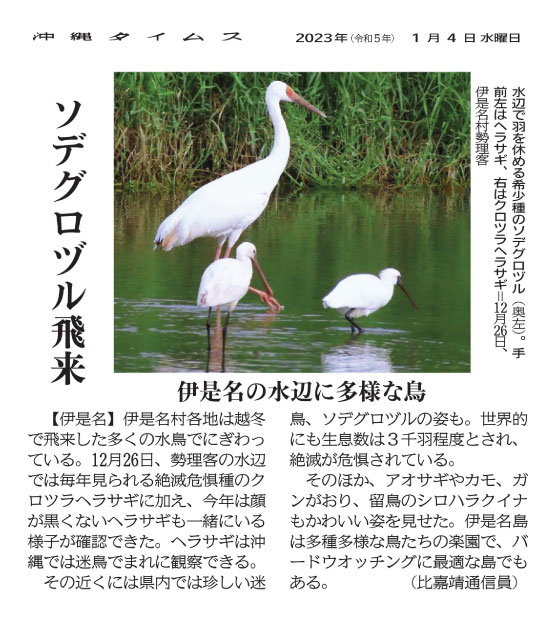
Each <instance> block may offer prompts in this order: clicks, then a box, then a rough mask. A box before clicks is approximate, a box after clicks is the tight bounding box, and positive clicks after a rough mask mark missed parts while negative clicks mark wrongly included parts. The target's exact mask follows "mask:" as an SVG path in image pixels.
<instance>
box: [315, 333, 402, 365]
mask: <svg viewBox="0 0 560 623" xmlns="http://www.w3.org/2000/svg"><path fill="white" fill-rule="evenodd" d="M321 367H322V370H323V372H392V371H393V366H392V362H391V354H390V351H389V349H388V348H382V347H381V346H374V345H373V344H371V343H370V342H369V341H367V340H364V339H363V337H361V336H360V337H351V338H350V339H349V340H348V341H347V342H345V343H344V344H342V345H341V346H335V347H334V348H331V349H330V350H328V351H327V352H326V353H324V354H323V355H322V356H321Z"/></svg>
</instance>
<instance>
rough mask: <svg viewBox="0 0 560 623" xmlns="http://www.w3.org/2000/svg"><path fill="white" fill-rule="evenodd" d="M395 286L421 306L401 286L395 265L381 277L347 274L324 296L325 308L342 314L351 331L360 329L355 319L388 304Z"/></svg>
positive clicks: (380, 274)
mask: <svg viewBox="0 0 560 623" xmlns="http://www.w3.org/2000/svg"><path fill="white" fill-rule="evenodd" d="M395 285H398V286H400V287H401V289H402V290H403V292H404V293H405V294H406V295H407V297H408V298H409V300H410V303H411V304H412V306H413V307H415V308H416V309H418V308H417V307H416V304H415V303H414V301H413V300H412V299H411V298H410V295H409V294H408V292H407V291H406V290H405V289H404V286H403V285H402V282H401V274H400V273H399V271H398V270H396V269H394V268H385V269H383V270H382V271H381V272H380V273H379V276H378V277H377V276H375V275H368V274H360V275H350V276H348V277H345V278H344V279H342V280H341V281H339V282H338V283H337V284H336V286H335V287H334V288H333V289H332V290H331V291H330V292H329V293H328V294H327V295H326V296H325V297H324V298H323V307H331V308H333V309H336V310H337V311H339V312H340V313H341V314H343V315H344V317H345V318H346V319H347V320H348V322H350V324H351V325H352V332H354V330H355V329H357V330H358V331H361V330H362V329H361V328H360V327H358V325H357V324H356V323H355V322H353V320H352V319H353V318H359V317H360V316H369V315H370V314H372V313H373V312H374V311H377V310H378V309H380V308H381V307H384V306H385V305H387V303H388V302H389V301H390V300H391V298H392V297H393V290H394V287H395Z"/></svg>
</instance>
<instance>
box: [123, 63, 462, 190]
mask: <svg viewBox="0 0 560 623" xmlns="http://www.w3.org/2000/svg"><path fill="white" fill-rule="evenodd" d="M272 80H283V81H285V82H287V83H288V84H290V85H291V86H292V87H293V88H294V89H295V90H296V91H297V92H298V93H301V94H302V95H303V96H304V97H305V98H306V99H308V100H309V101H312V102H313V103H314V104H315V105H316V106H317V107H319V108H320V109H321V110H324V111H325V112H326V113H327V115H328V119H326V120H323V119H319V118H318V117H317V118H311V117H310V116H309V115H307V114H302V111H301V110H300V109H296V107H291V106H284V108H283V113H284V115H285V118H286V120H287V123H288V126H289V128H290V135H291V137H292V150H291V158H290V162H289V164H288V168H287V169H286V172H285V174H284V175H283V177H282V179H281V185H280V187H281V188H282V190H286V188H287V187H288V190H289V188H290V187H296V188H299V187H303V186H323V187H346V188H367V187H371V188H390V187H392V188H406V187H418V186H432V187H440V188H441V187H445V188H446V189H447V190H451V189H465V190H468V186H469V176H470V74H468V73H453V72H451V73H439V72H431V73H317V72H315V73H194V72H191V73H116V74H115V183H116V185H117V186H118V187H126V188H129V189H131V188H137V187H138V188H140V187H141V188H144V189H146V188H149V187H155V188H161V187H170V186H190V187H193V186H198V185H200V184H202V183H204V182H207V181H208V180H209V179H211V178H213V177H215V176H216V175H218V174H223V173H227V172H229V171H232V170H235V169H238V168H240V167H242V166H244V165H246V164H249V163H251V162H254V161H255V160H257V159H260V158H263V157H265V156H266V155H267V154H268V152H269V151H270V149H271V146H272V139H273V132H272V127H271V124H270V122H269V119H268V114H267V111H266V106H265V103H264V92H265V89H266V87H267V85H268V84H269V83H270V82H271V81H272Z"/></svg>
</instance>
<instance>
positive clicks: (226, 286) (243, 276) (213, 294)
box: [197, 242, 271, 341]
mask: <svg viewBox="0 0 560 623" xmlns="http://www.w3.org/2000/svg"><path fill="white" fill-rule="evenodd" d="M253 266H254V267H255V269H256V271H257V272H258V274H259V276H260V278H261V280H262V282H263V284H264V286H265V288H266V289H267V293H268V292H270V291H271V290H270V286H269V285H268V282H267V280H266V277H265V276H264V273H263V271H262V268H261V267H260V265H259V263H258V262H257V249H256V247H255V245H254V244H252V243H251V242H242V243H241V244H240V245H239V246H238V247H237V252H236V254H235V259H234V258H232V257H227V258H225V257H223V258H222V259H219V260H214V261H213V262H212V264H210V266H208V267H207V268H206V270H205V271H204V273H203V274H202V279H201V280H200V287H199V289H198V297H197V305H198V306H199V307H208V308H209V309H208V319H207V321H206V329H207V330H208V334H210V317H211V314H212V307H219V306H220V305H228V314H227V318H226V322H225V325H224V341H225V333H226V331H227V326H228V323H229V316H230V313H231V312H232V311H233V310H234V309H235V307H236V306H237V303H239V300H240V299H242V298H243V297H244V296H245V295H246V294H247V292H248V291H249V284H250V283H251V277H252V276H253Z"/></svg>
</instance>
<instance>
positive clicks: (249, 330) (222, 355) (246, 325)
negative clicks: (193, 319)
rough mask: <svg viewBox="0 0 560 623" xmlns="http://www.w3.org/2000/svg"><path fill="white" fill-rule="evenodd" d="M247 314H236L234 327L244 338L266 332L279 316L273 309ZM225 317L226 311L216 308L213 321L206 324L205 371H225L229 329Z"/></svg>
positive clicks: (226, 315)
mask: <svg viewBox="0 0 560 623" xmlns="http://www.w3.org/2000/svg"><path fill="white" fill-rule="evenodd" d="M249 314H250V315H249ZM249 314H243V313H241V314H237V315H236V318H235V319H236V322H235V329H234V330H236V331H237V332H238V333H241V334H243V335H244V337H245V338H249V339H250V338H251V337H253V338H254V337H255V335H256V334H262V330H264V331H265V332H266V331H267V330H268V329H269V327H270V325H271V324H272V322H274V321H275V320H277V319H278V317H279V314H278V311H273V310H267V311H266V312H264V313H260V314H258V315H256V316H255V315H254V314H252V313H251V312H250V311H249ZM227 317H228V312H227V311H223V312H222V311H220V310H219V309H217V310H216V316H215V321H214V322H213V323H212V324H211V325H210V324H208V323H207V324H206V331H207V335H208V350H207V359H206V372H225V371H226V352H227V336H228V330H229V325H228V322H227ZM222 319H223V321H222ZM234 339H235V336H234ZM261 339H262V338H261Z"/></svg>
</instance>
